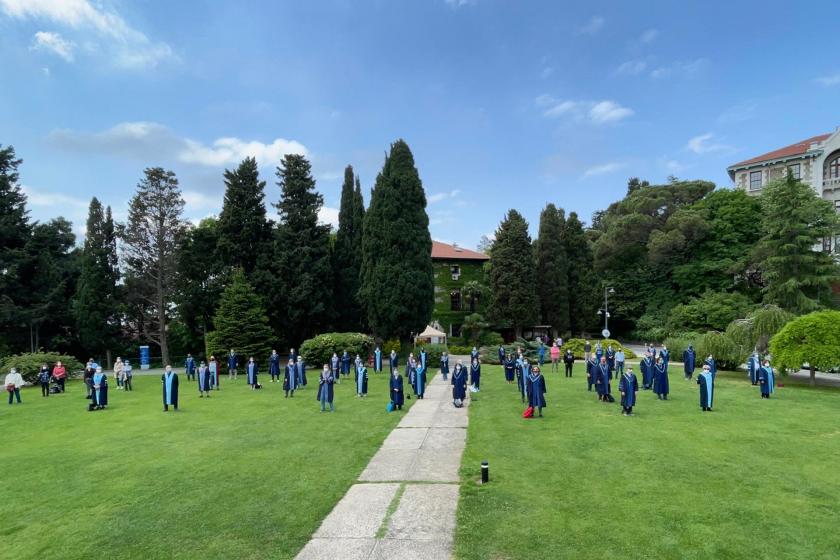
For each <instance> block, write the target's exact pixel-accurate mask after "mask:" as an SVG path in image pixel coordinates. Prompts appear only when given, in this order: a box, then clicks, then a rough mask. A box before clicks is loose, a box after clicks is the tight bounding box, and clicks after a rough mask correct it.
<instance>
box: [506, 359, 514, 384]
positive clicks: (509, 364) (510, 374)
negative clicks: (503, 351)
mask: <svg viewBox="0 0 840 560" xmlns="http://www.w3.org/2000/svg"><path fill="white" fill-rule="evenodd" d="M503 364H504V366H505V381H507V382H508V385H510V384H512V383H513V378H514V376H515V374H516V362H514V361H513V356H507V357H506V358H505V361H504V362H503Z"/></svg>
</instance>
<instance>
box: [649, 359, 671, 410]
mask: <svg viewBox="0 0 840 560" xmlns="http://www.w3.org/2000/svg"><path fill="white" fill-rule="evenodd" d="M653 392H654V393H656V396H657V398H658V399H660V400H663V401H667V400H668V393H669V392H670V386H669V384H668V362H666V361H665V360H663V359H662V356H661V355H660V356H659V358H657V360H656V364H655V365H654V366H653Z"/></svg>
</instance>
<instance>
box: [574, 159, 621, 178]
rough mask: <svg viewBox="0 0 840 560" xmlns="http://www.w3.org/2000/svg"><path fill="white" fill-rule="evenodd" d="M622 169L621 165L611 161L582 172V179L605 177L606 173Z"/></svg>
mask: <svg viewBox="0 0 840 560" xmlns="http://www.w3.org/2000/svg"><path fill="white" fill-rule="evenodd" d="M623 167H624V164H623V163H619V162H617V161H613V162H610V163H604V164H601V165H596V166H594V167H590V168H589V169H587V170H586V171H584V172H583V176H582V177H583V178H584V179H586V178H588V177H596V176H598V175H606V174H608V173H613V172H615V171H618V170H619V169H622V168H623Z"/></svg>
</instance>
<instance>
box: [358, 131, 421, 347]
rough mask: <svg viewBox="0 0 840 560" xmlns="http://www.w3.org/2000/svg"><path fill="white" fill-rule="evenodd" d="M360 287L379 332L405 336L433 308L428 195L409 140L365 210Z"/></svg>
mask: <svg viewBox="0 0 840 560" xmlns="http://www.w3.org/2000/svg"><path fill="white" fill-rule="evenodd" d="M361 279H362V280H361V288H360V290H359V294H360V298H361V301H362V306H363V307H364V308H365V309H366V310H367V316H368V324H369V325H370V327H371V328H372V329H373V332H374V334H376V335H377V336H380V337H384V338H388V337H393V336H398V337H400V338H402V339H406V338H408V337H409V335H410V334H411V333H412V332H420V331H422V330H423V329H424V328H425V327H426V325H427V324H428V322H429V319H430V318H431V316H432V308H433V307H434V271H433V270H432V237H431V235H430V234H429V216H428V215H427V214H426V193H425V192H424V191H423V183H422V182H421V181H420V175H419V173H418V172H417V168H416V167H415V165H414V156H413V155H412V154H411V150H410V149H409V147H408V144H406V143H405V141H403V140H397V141H396V142H395V143H394V144H392V145H391V152H390V154H389V155H388V157H386V158H385V165H384V166H383V167H382V171H381V172H380V173H379V175H378V176H377V177H376V185H375V187H374V188H373V192H372V193H371V198H370V206H369V207H368V210H367V212H366V213H365V221H364V232H363V234H362V273H361Z"/></svg>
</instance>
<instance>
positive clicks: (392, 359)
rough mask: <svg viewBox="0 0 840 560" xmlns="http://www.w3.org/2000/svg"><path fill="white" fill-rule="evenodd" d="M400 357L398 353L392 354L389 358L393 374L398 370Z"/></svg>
mask: <svg viewBox="0 0 840 560" xmlns="http://www.w3.org/2000/svg"><path fill="white" fill-rule="evenodd" d="M397 362H399V355H397V353H396V352H392V353H391V355H390V356H388V365H390V366H391V373H392V374H393V373H394V370H395V369H397V365H399V364H398V363H397Z"/></svg>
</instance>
